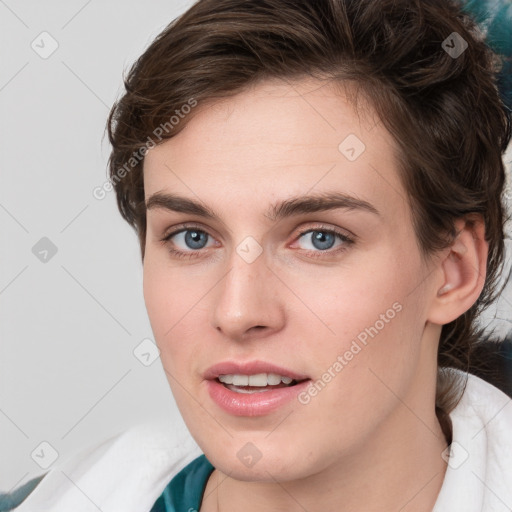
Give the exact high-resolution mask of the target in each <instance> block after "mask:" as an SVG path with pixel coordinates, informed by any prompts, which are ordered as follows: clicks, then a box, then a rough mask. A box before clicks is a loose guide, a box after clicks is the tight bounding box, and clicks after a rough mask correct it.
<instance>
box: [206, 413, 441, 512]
mask: <svg viewBox="0 0 512 512" xmlns="http://www.w3.org/2000/svg"><path fill="white" fill-rule="evenodd" d="M411 416H413V417H414V420H413V421H412V422H411ZM406 419H407V421H405V420H406ZM397 424H398V425H400V424H401V425H407V426H408V428H407V429H401V430H397ZM398 432H400V433H399V434H397V433H398ZM446 446H447V443H446V439H445V437H444V435H443V433H442V430H441V427H440V425H439V423H438V421H437V418H436V416H435V413H434V412H433V413H432V416H431V417H428V418H427V417H423V416H420V415H418V416H416V414H415V413H413V412H411V410H409V409H408V408H407V407H406V406H402V407H401V408H400V410H399V414H398V415H397V416H396V418H392V419H391V418H390V421H389V422H388V424H386V425H383V428H382V429H380V430H379V435H378V436H374V437H373V438H372V439H367V440H365V442H364V447H361V449H358V450H356V451H354V453H352V454H348V455H347V456H346V457H343V458H342V460H339V461H338V462H337V463H336V465H332V466H329V467H327V468H325V469H324V470H323V471H321V472H319V473H316V474H313V475H310V476H308V477H307V478H302V479H300V480H296V481H286V482H278V481H275V480H272V481H270V482H247V481H239V480H235V479H233V478H230V477H229V476H227V475H225V474H224V473H222V472H221V471H219V470H217V469H216V470H215V471H214V472H213V474H212V477H211V478H210V479H209V481H208V484H207V488H206V490H205V493H204V495H205V500H204V502H203V505H202V507H201V512H234V511H238V510H241V509H242V510H244V511H246V512H260V511H261V510H276V511H277V510H283V511H287V512H303V511H304V510H308V512H323V511H325V510H337V511H340V512H345V511H347V512H348V511H353V510H365V511H368V512H370V511H372V512H373V511H375V512H377V511H378V512H382V511H397V510H400V512H431V511H432V508H433V507H434V505H435V502H436V499H437V496H438V494H439V491H440V489H441V486H442V483H443V479H444V475H445V470H446V464H445V462H444V460H443V459H442V457H441V453H442V451H443V450H444V449H445V448H446ZM217 501H218V505H217Z"/></svg>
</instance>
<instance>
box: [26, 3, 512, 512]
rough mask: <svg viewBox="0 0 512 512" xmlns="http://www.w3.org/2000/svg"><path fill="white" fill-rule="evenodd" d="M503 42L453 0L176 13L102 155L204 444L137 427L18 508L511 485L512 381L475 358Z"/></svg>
mask: <svg viewBox="0 0 512 512" xmlns="http://www.w3.org/2000/svg"><path fill="white" fill-rule="evenodd" d="M499 64H500V61H499V59H498V57H497V55H496V54H495V53H494V52H493V51H492V50H491V49H490V47H489V46H487V44H486V42H485V41H484V37H483V35H482V31H481V30H479V28H478V27H477V25H476V23H475V21H474V19H473V18H472V17H471V16H470V15H469V14H467V13H466V11H465V10H464V8H463V7H462V6H460V5H457V4H456V3H455V2H452V1H449V0H432V1H429V2H420V1H419V0H417V1H412V2H411V1H410V0H393V1H392V0H364V1H359V2H353V1H349V0H321V1H314V2H313V1H294V2H290V1H286V0H264V1H261V2H260V1H258V2H247V1H244V0H202V1H199V2H197V3H196V4H195V5H194V6H193V7H191V8H190V9H189V10H188V11H187V12H186V13H185V14H184V15H182V16H181V17H180V18H178V19H177V20H175V21H174V22H173V23H171V24H170V25H169V26H168V27H167V28H166V29H165V30H164V31H163V32H162V33H161V34H160V35H159V36H158V37H157V39H156V40H155V41H154V42H153V43H152V45H151V46H150V47H149V48H148V49H147V50H146V51H145V52H144V54H143V55H142V56H141V57H140V58H139V59H138V61H137V62H136V63H135V65H134V66H133V68H132V69H131V70H130V73H129V74H128V76H127V78H126V81H125V85H126V93H125V94H124V96H123V97H122V98H121V99H120V100H119V102H117V103H116V105H115V106H114V107H113V109H112V112H111V115H110V118H109V124H108V129H109V136H110V141H111V144H112V147H113V150H112V154H111V158H110V177H111V182H112V184H113V186H114V187H115V190H116V193H117V200H118V205H119V208H120V211H121V214H122V215H123V217H124V218H125V219H126V220H127V221H128V222H129V223H130V224H131V225H132V226H133V227H134V228H135V229H136V231H137V234H138V237H139V241H140V247H141V255H142V261H143V265H144V296H145V301H146V306H147V310H148V314H149V318H150V321H151V325H152V329H153V332H154V336H155V340H156V342H157V344H158V347H159V350H160V357H161V360H162V364H163V368H164V370H165V372H166V375H167V377H168V380H169V384H170V386H171V389H172V392H173V395H174V397H175V399H176V403H177V405H178V407H179V410H180V412H181V414H182V417H183V419H184V421H185V423H186V425H187V427H188V429H189V431H190V433H191V434H192V436H193V438H194V440H195V441H196V442H197V445H198V447H199V449H200V451H199V453H198V452H197V451H193V450H190V449H189V447H187V446H183V447H178V448H176V447H175V443H176V440H175V439H174V440H173V439H172V438H173V432H172V431H170V430H165V429H162V428H157V427H154V428H153V427H147V428H145V429H144V428H142V429H141V428H139V429H138V430H135V433H132V434H129V433H127V434H125V435H124V436H120V438H119V439H116V440H110V441H109V442H107V443H105V444H104V445H101V446H100V447H97V448H96V449H95V450H93V451H90V452H89V453H86V454H82V455H80V456H79V457H78V456H77V457H75V458H71V459H69V460H68V461H67V462H66V463H65V464H64V465H63V466H61V467H59V468H55V469H53V470H52V471H50V473H49V474H48V475H46V476H45V478H44V479H43V480H42V481H41V482H39V483H38V485H37V487H36V488H35V490H34V491H33V492H32V493H31V494H30V495H29V497H28V498H27V499H26V500H25V501H24V502H23V503H22V504H21V505H20V506H19V507H18V508H16V510H19V511H25V510H26V511H29V510H31V511H32V510H52V511H60V510H62V511H64V510H103V511H104V512H105V511H107V510H108V511H113V510H124V511H128V510H129V511H132V510H133V511H135V510H138V511H143V510H146V511H150V510H151V511H152V512H162V511H167V512H169V511H189V512H191V511H194V510H195V511H201V512H230V511H234V510H240V509H243V510H244V511H246V512H252V511H256V510H258V511H259V510H271V511H285V510H286V511H302V510H307V511H309V512H315V511H320V510H336V511H349V510H350V511H353V510H364V511H372V510H375V511H377V510H379V511H399V510H400V511H402V512H407V511H414V512H423V511H424V512H426V511H432V510H435V511H438V512H439V511H454V510H464V511H465V512H472V511H475V512H476V511H482V510H484V511H502V510H503V511H505V510H510V509H511V508H512V486H511V485H510V483H511V482H512V441H511V440H510V434H509V433H510V429H511V428H512V405H510V402H511V400H510V398H509V397H507V395H506V394H504V393H503V392H501V391H500V390H499V389H497V388H496V387H494V386H493V385H491V384H490V383H488V382H486V381H484V380H482V379H480V378H478V377H476V376H475V375H472V373H475V372H476V368H477V363H478V361H475V360H474V358H473V357H472V354H473V353H474V351H475V350H476V349H477V347H478V346H479V345H478V343H479V341H480V340H481V338H482V331H481V330H479V329H478V328H477V327H476V323H475V321H476V317H477V314H478V313H479V312H480V311H481V310H482V309H483V308H484V307H485V306H486V305H488V304H490V303H491V301H492V300H493V299H494V296H495V295H496V293H497V292H498V291H499V290H497V288H496V282H497V279H498V277H499V272H500V269H501V264H502V261H503V252H504V245H503V225H504V220H505V218H504V217H505V216H504V208H503V204H502V195H503V190H504V182H505V172H504V165H503V160H502V155H503V152H504V151H505V149H506V147H507V145H508V143H509V141H510V137H511V121H510V111H509V109H508V108H507V106H506V104H505V101H506V97H505V96H504V95H502V94H500V92H499V90H498V88H497V86H496V84H497V80H498V73H499V71H500V67H499ZM62 475H64V477H63V476H62ZM45 507H46V508H45Z"/></svg>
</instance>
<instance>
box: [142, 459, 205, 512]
mask: <svg viewBox="0 0 512 512" xmlns="http://www.w3.org/2000/svg"><path fill="white" fill-rule="evenodd" d="M213 470H214V467H213V466H212V464H211V463H210V461H209V460H208V459H207V458H206V456H205V455H200V456H199V457H197V458H196V459H194V460H193V461H192V462H191V463H190V464H188V466H185V467H184V468H183V469H182V470H181V471H180V472H179V473H178V474H177V475H176V476H175V477H174V478H173V479H172V480H171V481H170V482H169V484H168V485H167V487H166V488H165V489H164V492H163V493H162V494H161V496H160V497H159V498H158V500H157V501H156V502H155V504H154V505H153V508H152V509H151V511H150V512H197V511H198V510H199V508H200V507H201V501H202V499H203V494H204V490H205V487H206V482H207V481H208V477H209V476H210V475H211V474H212V472H213Z"/></svg>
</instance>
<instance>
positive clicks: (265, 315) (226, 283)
mask: <svg viewBox="0 0 512 512" xmlns="http://www.w3.org/2000/svg"><path fill="white" fill-rule="evenodd" d="M229 263H230V266H229V272H228V273H227V275H226V276H225V277H224V278H223V279H222V280H221V281H220V282H219V284H218V285H217V286H216V287H215V292H214V295H213V297H214V308H213V319H212V323H213V325H214V327H215V329H217V331H219V332H220V333H222V334H223V335H224V337H226V338H229V339H231V340H235V341H243V340H248V339H253V338H262V337H267V336H269V335H270V334H273V333H276V332H278V331H279V330H281V329H282V328H283V326H284V323H285V308H284V302H283V301H282V298H283V290H282V287H283V284H282V283H281V281H280V280H279V279H278V278H277V277H276V275H275V274H274V271H273V270H271V269H270V268H269V267H268V262H267V261H266V258H265V253H262V254H260V256H259V257H258V258H257V259H256V260H255V261H253V262H251V263H249V262H247V261H245V260H244V259H243V258H242V257H241V256H240V255H239V254H238V253H237V252H236V251H233V254H232V257H231V258H230V262H229Z"/></svg>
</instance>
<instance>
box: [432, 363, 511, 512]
mask: <svg viewBox="0 0 512 512" xmlns="http://www.w3.org/2000/svg"><path fill="white" fill-rule="evenodd" d="M454 371H456V372H457V373H458V374H459V375H460V376H461V377H462V378H466V377H467V383H466V387H465V390H464V393H463V395H462V398H461V400H460V402H459V403H458V404H457V406H456V407H455V409H454V410H453V411H452V412H451V413H450V418H451V420H452V429H453V441H452V444H451V445H450V446H449V447H448V448H447V449H446V450H445V451H444V452H443V453H442V454H441V456H442V457H443V458H444V460H445V461H446V462H447V469H446V474H445V478H444V481H443V486H442V488H441V491H440V494H439V497H438V502H437V503H436V508H434V511H435V512H437V511H442V510H467V511H473V510H478V511H480V510H496V511H501V510H509V508H503V507H504V504H507V505H508V506H509V507H510V505H511V504H512V486H511V485H510V482H512V443H511V442H510V432H512V399H511V398H510V397H509V396H507V395H506V394H505V393H503V392H502V391H500V390H499V389H498V388H496V387H494V386H493V385H491V384H489V383H488V382H486V381H484V380H483V379H481V378H480V377H477V376H475V375H471V374H469V375H468V374H465V373H463V372H461V371H459V370H454Z"/></svg>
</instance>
